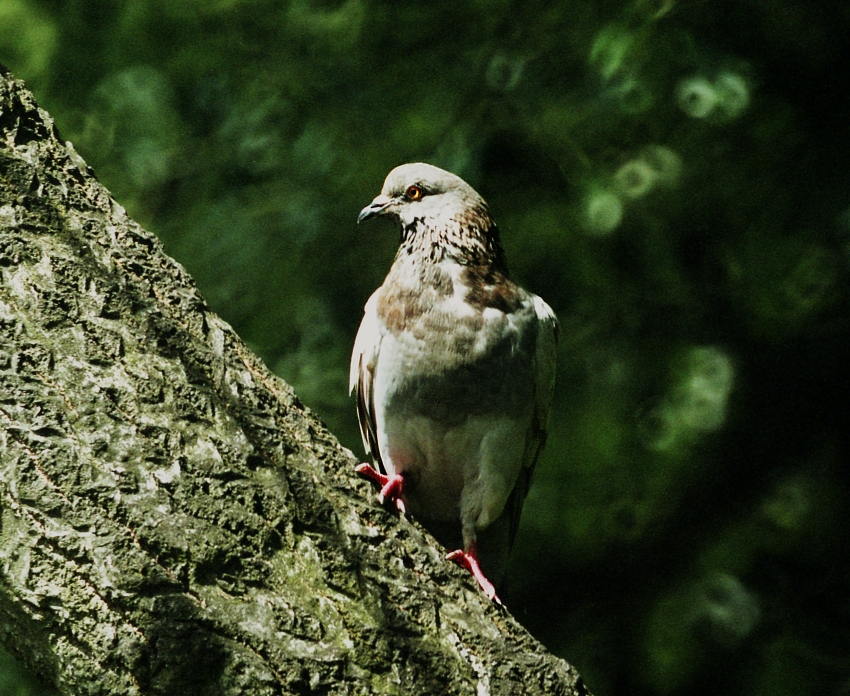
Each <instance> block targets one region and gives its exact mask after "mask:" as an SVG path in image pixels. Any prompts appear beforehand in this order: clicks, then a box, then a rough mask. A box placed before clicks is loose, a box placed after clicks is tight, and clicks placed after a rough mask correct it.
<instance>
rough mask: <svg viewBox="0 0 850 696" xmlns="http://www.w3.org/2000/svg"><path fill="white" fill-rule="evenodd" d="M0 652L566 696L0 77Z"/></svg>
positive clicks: (111, 669)
mask: <svg viewBox="0 0 850 696" xmlns="http://www.w3.org/2000/svg"><path fill="white" fill-rule="evenodd" d="M0 273H2V284H0V424H2V425H0V501H2V502H0V504H2V518H0V640H2V642H3V643H4V644H5V645H6V646H7V648H8V649H10V650H11V651H12V652H13V653H14V654H16V655H17V656H18V657H19V658H20V659H22V660H23V661H24V663H26V664H27V665H28V666H29V667H31V668H32V669H33V670H34V671H35V672H36V673H37V674H38V675H40V677H41V678H42V679H43V680H44V681H45V682H47V683H50V684H55V685H56V686H57V687H58V688H59V689H60V691H61V692H62V693H66V694H76V695H82V694H98V695H107V694H109V695H115V696H118V695H120V696H127V695H128V694H162V695H169V696H171V695H174V696H188V695H191V694H204V695H205V696H210V695H214V694H233V695H235V694H239V695H240V696H245V695H254V694H256V695H260V694H262V695H272V694H306V693H317V694H405V695H407V694H411V695H414V696H415V695H419V694H547V695H551V694H565V695H566V694H571V695H575V694H584V693H587V692H586V691H585V689H584V687H583V686H582V684H581V680H580V678H579V677H578V675H577V674H576V672H575V671H574V670H573V669H572V668H571V667H570V666H568V665H567V664H566V663H565V662H564V661H562V660H560V659H558V658H555V657H553V656H552V655H550V654H548V653H547V652H546V651H545V650H544V649H543V648H542V647H541V645H540V644H539V643H537V642H536V641H535V640H534V639H533V638H532V637H531V636H530V635H529V634H528V633H527V632H526V631H525V630H524V629H523V628H522V627H521V626H519V624H518V623H517V622H516V621H514V619H513V618H512V617H511V616H510V615H508V614H507V613H506V612H505V611H504V610H501V609H499V608H498V607H496V606H495V605H492V604H490V603H489V602H488V601H487V600H486V599H485V598H484V597H483V596H482V595H481V594H480V593H479V591H478V590H477V588H476V587H475V585H474V583H473V582H472V581H471V580H470V579H469V578H468V577H467V576H466V574H465V573H464V572H463V571H461V570H460V569H459V568H456V567H455V566H454V565H452V564H451V563H448V562H446V561H445V560H444V559H443V554H444V551H443V550H442V549H441V548H440V547H439V546H438V545H437V544H436V543H435V542H434V541H433V539H432V538H431V537H430V536H429V535H428V534H427V533H426V532H424V531H423V530H422V529H421V528H420V527H419V526H417V524H416V523H415V521H410V520H407V519H405V518H398V517H397V516H395V515H393V514H391V513H390V512H388V511H386V510H383V509H381V508H380V507H378V505H377V503H376V502H375V494H374V491H372V489H371V488H370V486H369V485H368V484H367V483H365V482H360V481H358V480H357V479H356V477H355V475H354V474H353V471H352V469H353V466H354V464H355V462H354V460H353V459H352V456H351V453H350V452H348V451H347V450H345V449H344V448H342V447H341V446H340V445H339V444H338V443H337V441H336V440H335V438H334V437H333V436H332V435H331V434H330V433H329V432H327V430H326V429H325V428H324V426H323V425H322V424H321V423H320V422H319V421H318V420H317V419H316V418H315V416H313V415H312V414H311V413H310V412H309V411H308V410H307V409H306V408H305V407H304V406H302V405H301V403H300V402H299V401H298V399H297V397H296V396H295V394H293V392H292V390H291V389H290V387H289V386H288V385H286V384H285V383H284V382H282V381H281V380H280V379H278V378H277V377H275V376H274V375H272V374H271V373H270V372H269V371H268V370H267V369H266V367H265V366H264V365H263V364H262V363H261V361H260V360H259V359H258V358H257V357H255V356H254V355H252V354H251V353H250V352H249V351H248V350H247V349H246V347H245V346H244V345H243V343H242V342H241V341H240V340H239V338H238V337H237V336H236V335H235V334H234V333H233V330H232V329H231V328H230V327H229V326H228V325H227V324H226V323H224V322H223V321H222V320H221V319H219V318H218V317H217V316H216V315H215V314H213V313H212V312H211V311H210V310H209V308H208V307H207V305H206V304H205V303H204V301H203V299H202V298H201V297H200V295H199V294H198V291H197V289H196V287H195V285H194V284H193V282H192V280H191V278H190V277H189V276H188V275H187V273H186V271H185V270H184V269H183V268H182V267H181V266H180V265H179V264H178V263H176V262H175V261H173V260H172V259H170V258H169V257H168V256H166V255H165V254H164V252H163V250H162V247H161V246H160V244H159V242H158V241H157V240H156V239H155V238H154V237H153V236H152V235H151V234H150V233H148V232H146V231H145V230H143V229H141V228H140V227H139V226H138V225H137V224H136V223H135V222H133V221H132V220H130V219H129V218H128V217H127V215H126V214H125V212H124V210H123V209H122V208H121V206H120V205H118V203H116V202H115V201H114V200H113V199H112V198H111V197H110V195H109V193H108V192H107V191H106V190H105V189H104V188H103V186H101V185H100V183H98V181H97V180H96V179H95V177H94V175H93V173H92V171H91V169H89V168H88V167H87V165H86V164H85V162H83V160H82V159H81V158H80V157H79V155H77V154H76V153H75V151H74V149H73V147H72V146H71V144H70V143H63V142H62V141H61V139H60V138H59V137H58V133H57V131H56V129H55V127H54V125H53V121H52V120H51V118H50V116H49V115H48V114H47V113H45V112H44V111H43V110H41V109H39V108H38V106H37V105H36V104H35V101H34V99H33V97H32V95H31V94H30V93H29V92H27V91H26V89H25V88H24V87H23V84H22V83H21V82H18V81H15V80H14V79H13V77H12V76H11V75H10V74H9V73H8V71H6V70H5V69H2V70H0Z"/></svg>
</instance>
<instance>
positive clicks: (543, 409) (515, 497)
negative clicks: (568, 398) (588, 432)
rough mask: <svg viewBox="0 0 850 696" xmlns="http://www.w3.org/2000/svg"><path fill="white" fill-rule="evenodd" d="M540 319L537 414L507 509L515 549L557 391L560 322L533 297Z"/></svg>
mask: <svg viewBox="0 0 850 696" xmlns="http://www.w3.org/2000/svg"><path fill="white" fill-rule="evenodd" d="M532 299H533V302H534V310H535V315H536V319H537V342H536V345H535V350H534V357H533V367H532V371H533V375H534V413H533V414H532V418H531V424H530V426H529V429H528V435H527V436H526V444H525V453H524V455H523V460H522V469H521V470H520V474H519V478H518V479H517V482H516V485H515V486H514V490H513V491H512V493H511V497H510V498H509V499H508V502H507V505H506V507H507V508H508V514H509V515H510V519H511V524H510V534H509V546H508V548H510V547H512V546H513V542H514V537H515V536H516V532H517V529H518V528H519V518H520V514H521V512H522V505H523V502H524V501H525V497H526V495H527V494H528V489H529V487H530V486H531V478H532V476H533V474H534V467H535V466H536V464H537V460H538V458H539V457H540V453H541V452H542V451H543V446H544V445H545V444H546V433H547V430H548V428H549V410H550V408H551V406H552V394H553V393H554V390H555V364H556V344H557V342H558V319H557V317H556V316H555V313H554V312H553V311H552V308H551V307H550V306H549V305H548V304H546V302H544V301H543V300H542V299H541V298H540V297H537V296H536V295H534V296H533V298H532Z"/></svg>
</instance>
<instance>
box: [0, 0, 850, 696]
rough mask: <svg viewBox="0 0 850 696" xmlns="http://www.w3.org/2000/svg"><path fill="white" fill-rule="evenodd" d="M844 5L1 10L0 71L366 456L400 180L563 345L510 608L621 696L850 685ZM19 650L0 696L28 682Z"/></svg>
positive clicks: (74, 3)
mask: <svg viewBox="0 0 850 696" xmlns="http://www.w3.org/2000/svg"><path fill="white" fill-rule="evenodd" d="M848 36H850V5H848V4H847V3H840V2H829V1H824V0H809V1H808V2H804V1H802V0H738V1H737V2H733V1H731V0H692V1H690V2H686V1H685V0H678V1H677V0H632V1H630V2H623V1H616V2H615V1H601V2H600V1H599V0H596V1H591V0H572V1H571V2H541V1H538V0H468V1H461V0H429V1H428V2H407V1H398V0H396V1H394V2H389V1H380V0H344V1H342V2H340V1H339V0H292V1H290V2H270V1H264V0H217V1H216V0H206V1H204V0H184V1H182V2H174V1H173V0H144V1H142V0H137V1H135V2H132V3H120V2H114V1H113V2H108V1H106V0H0V62H2V63H4V64H6V65H7V66H9V67H10V68H11V69H12V70H13V71H14V72H15V74H16V75H17V76H18V77H20V78H23V79H24V80H26V81H27V84H28V86H29V87H30V88H31V89H32V90H33V91H34V92H35V94H36V97H37V99H38V100H39V102H40V104H41V106H43V107H44V108H46V109H47V110H48V111H49V112H50V113H51V114H52V116H53V117H54V118H55V120H56V122H57V125H58V127H59V129H60V132H61V133H62V136H63V137H64V138H65V139H68V140H71V141H72V142H73V143H74V146H75V147H76V149H77V151H78V152H79V153H80V155H81V156H82V157H83V158H84V159H85V160H86V161H87V162H88V163H89V164H90V165H92V166H93V167H94V169H95V171H96V172H97V174H98V176H99V178H100V179H101V180H102V181H103V183H104V184H105V185H106V186H107V187H108V188H109V189H110V190H111V191H112V192H113V194H114V196H115V198H116V199H117V200H118V201H119V202H120V203H121V204H122V205H124V206H125V207H126V208H127V210H128V212H129V213H130V214H131V215H132V216H133V217H135V218H136V219H138V220H139V221H140V222H141V223H142V224H144V225H145V226H146V227H148V228H149V229H151V230H153V231H154V232H155V233H156V234H157V235H158V236H159V237H160V238H161V239H162V241H163V243H164V244H165V246H166V249H167V251H168V252H169V253H170V254H171V255H173V256H174V257H176V258H177V259H178V260H179V261H181V262H182V263H183V264H184V265H185V266H186V267H187V268H188V270H189V271H190V272H191V274H192V275H193V276H194V277H195V279H196V280H197V282H198V284H199V285H200V287H201V290H202V292H203V293H204V295H205V297H206V298H207V300H208V301H209V303H210V304H211V305H212V307H213V308H214V309H215V310H216V311H217V312H218V313H220V314H221V315H222V316H223V317H224V318H225V319H226V320H227V321H228V322H230V323H231V324H232V325H233V326H234V327H235V328H236V330H237V331H238V332H239V333H240V335H241V336H242V337H243V338H244V339H245V340H246V341H247V342H248V343H249V344H250V345H251V347H252V348H253V349H254V350H256V351H257V352H258V353H259V354H260V355H261V356H262V357H263V358H264V359H265V361H266V362H267V363H268V365H269V366H271V367H272V368H273V369H274V370H275V371H276V372H277V373H278V374H280V375H281V376H282V377H284V378H285V379H286V380H287V381H289V382H290V383H292V384H293V385H294V387H295V389H296V391H297V392H298V394H299V395H300V396H301V397H302V399H303V400H304V401H305V402H306V403H307V404H308V405H310V406H311V407H312V408H314V410H316V411H317V412H318V413H319V414H320V415H321V416H322V417H323V418H324V419H325V420H326V421H327V423H328V424H329V426H330V427H331V429H332V430H333V431H334V432H335V433H337V434H338V435H339V437H340V438H341V440H342V441H343V443H344V444H345V445H347V446H348V447H350V448H352V449H353V450H354V451H356V452H361V451H362V448H361V445H360V441H359V435H358V433H357V426H356V421H355V417H354V408H353V404H352V403H351V402H350V401H349V400H348V398H347V386H348V385H347V380H348V358H349V354H350V349H351V345H352V342H353V339H354V334H355V332H356V329H357V326H358V324H359V322H360V317H361V313H362V307H363V304H364V303H365V301H366V299H367V298H368V296H369V294H370V293H371V292H372V291H373V290H374V289H375V288H376V287H377V286H378V285H379V284H380V283H381V281H382V279H383V276H384V274H385V273H386V271H387V269H388V267H389V264H390V262H391V260H392V256H393V253H394V250H395V246H396V243H397V233H396V231H395V230H393V229H392V228H391V227H390V226H389V225H383V224H381V223H376V224H370V225H367V226H362V227H359V228H358V227H356V226H355V224H354V220H355V217H356V215H357V213H358V211H359V210H360V209H361V208H362V207H363V206H364V205H366V204H367V203H369V201H370V200H371V199H372V197H373V196H374V195H375V194H377V193H378V191H379V189H380V187H381V183H382V181H383V178H384V176H385V175H386V173H387V172H388V171H389V170H390V169H391V168H392V167H394V166H396V165H397V164H400V163H402V162H406V161H417V160H424V161H428V162H431V163H433V164H437V165H439V166H442V167H445V168H447V169H451V170H452V171H454V172H456V173H458V174H459V175H461V176H463V177H464V178H466V179H467V180H468V181H469V182H470V183H471V184H472V185H473V186H475V187H476V188H477V189H478V190H479V191H480V192H481V193H482V194H483V195H484V197H485V198H486V199H487V200H488V201H489V203H490V205H491V208H492V211H493V213H494V215H495V217H496V219H497V221H498V222H499V225H500V227H501V229H502V236H503V240H504V243H505V246H506V248H507V253H508V259H509V262H510V264H511V267H512V270H513V273H514V275H515V276H516V278H517V279H518V280H519V281H520V282H521V283H522V284H523V285H525V286H526V287H528V288H529V289H531V290H533V291H534V292H536V293H538V294H540V295H541V296H543V297H544V298H545V299H546V300H547V302H548V303H549V304H550V305H551V306H552V307H553V308H554V309H555V311H556V312H557V313H558V315H559V317H560V320H561V323H562V334H561V336H562V339H561V343H560V347H559V377H558V387H557V392H556V395H555V406H554V411H553V415H552V421H551V432H550V439H549V445H548V448H547V450H546V452H545V454H544V456H543V458H542V460H541V462H540V465H539V468H538V472H537V476H536V479H535V484H534V486H533V488H532V491H531V494H530V496H529V499H528V501H527V503H526V507H525V513H524V518H523V526H522V530H521V533H520V538H519V542H518V547H517V548H516V549H515V552H514V557H513V562H512V571H511V573H510V580H509V584H508V587H507V588H506V590H505V591H504V593H503V596H504V599H505V601H506V603H507V604H508V605H509V607H510V608H511V610H512V611H513V612H514V613H515V614H516V615H517V616H518V618H519V619H520V620H521V621H522V622H523V623H524V624H525V625H526V626H527V627H528V628H529V630H530V631H531V632H532V633H533V634H534V635H536V636H537V637H538V638H539V639H540V640H542V641H543V642H544V643H545V644H546V645H547V646H548V647H549V648H550V649H551V650H553V651H554V652H556V653H557V654H558V655H561V656H563V657H564V658H566V659H567V660H568V661H570V662H572V663H573V664H575V665H576V666H577V667H578V668H579V670H580V671H581V673H582V674H583V675H584V677H585V680H586V681H587V683H588V684H589V686H590V688H591V689H592V690H593V691H594V693H595V694H597V696H615V695H622V694H636V695H638V696H641V695H647V696H649V695H654V694H671V695H672V694H675V695H678V694H681V695H684V694H688V695H689V696H692V695H701V694H716V693H722V694H726V695H736V694H741V695H744V694H746V695H747V696H758V695H761V694H764V695H770V696H782V695H783V694H794V695H795V696H798V695H805V694H813V695H815V694H816V695H818V696H820V695H824V694H825V695H840V694H850V576H848V570H850V558H849V557H848V540H850V539H849V538H848V537H849V536H850V535H848V524H847V516H848V512H850V497H848V493H850V490H849V489H850V487H849V486H848V474H847V470H846V466H847V450H848V434H850V428H848V425H850V423H848V409H847V405H848V404H847V401H848V372H849V371H850V366H848V357H850V356H848V338H850V322H848V288H847V281H848V263H850V186H848V183H850V166H848V159H850V147H848V136H850V97H848V88H847V75H848V68H850V60H848V58H849V57H850V40H848ZM34 683H35V682H32V681H29V680H28V677H27V676H26V675H24V674H23V673H22V672H21V671H20V668H19V667H18V666H17V665H15V664H14V663H13V662H12V661H11V658H9V657H8V656H7V657H4V658H3V659H2V660H0V694H2V695H3V696H5V695H6V694H21V695H23V694H35V693H40V692H41V687H38V686H33V684H34Z"/></svg>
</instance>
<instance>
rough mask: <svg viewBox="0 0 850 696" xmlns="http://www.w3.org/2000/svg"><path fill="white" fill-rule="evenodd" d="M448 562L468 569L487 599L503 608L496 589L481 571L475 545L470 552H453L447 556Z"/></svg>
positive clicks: (460, 550)
mask: <svg viewBox="0 0 850 696" xmlns="http://www.w3.org/2000/svg"><path fill="white" fill-rule="evenodd" d="M446 560H449V561H454V562H455V563H457V564H458V565H460V566H461V567H463V568H466V570H468V571H469V572H470V573H472V577H474V578H475V581H476V582H477V583H478V586H479V587H480V588H481V590H482V591H483V592H484V594H485V595H486V596H487V599H489V600H491V601H493V602H495V603H496V604H498V605H499V606H502V600H501V599H499V596H498V595H497V594H496V588H495V587H494V586H493V583H492V582H490V581H489V580H488V579H487V576H486V575H484V573H483V572H482V571H481V566H480V565H479V564H478V553H477V551H476V549H475V544H472V546H470V547H469V551H464V550H463V549H458V550H457V551H452V552H451V553H450V554H448V555H447V556H446Z"/></svg>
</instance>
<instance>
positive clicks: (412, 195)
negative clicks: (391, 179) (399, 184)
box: [404, 184, 422, 201]
mask: <svg viewBox="0 0 850 696" xmlns="http://www.w3.org/2000/svg"><path fill="white" fill-rule="evenodd" d="M404 195H405V196H407V197H408V198H409V199H410V200H412V201H418V200H419V199H420V198H422V187H421V186H417V185H416V184H413V186H408V187H407V191H405V192H404Z"/></svg>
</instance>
